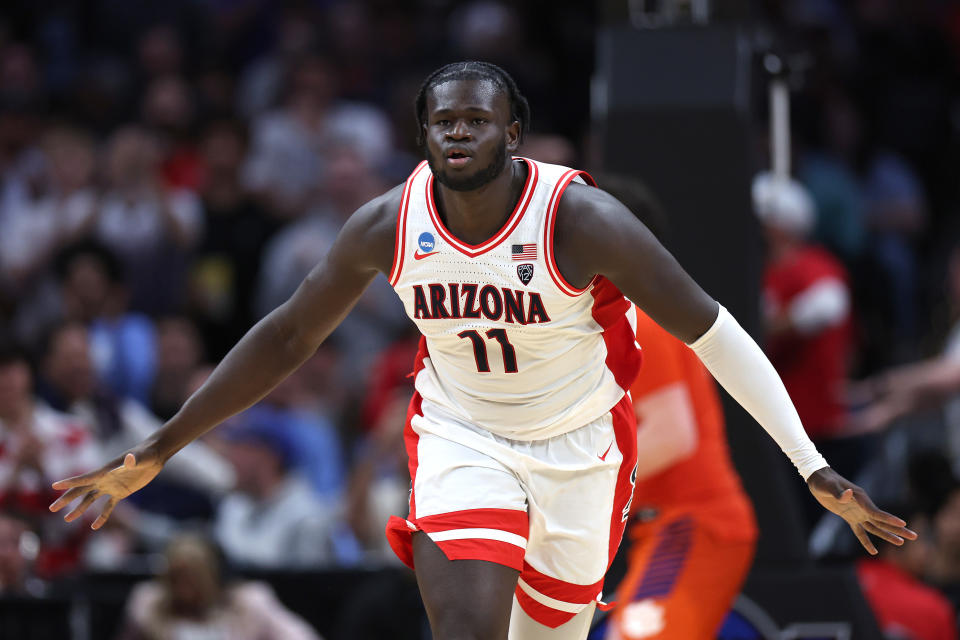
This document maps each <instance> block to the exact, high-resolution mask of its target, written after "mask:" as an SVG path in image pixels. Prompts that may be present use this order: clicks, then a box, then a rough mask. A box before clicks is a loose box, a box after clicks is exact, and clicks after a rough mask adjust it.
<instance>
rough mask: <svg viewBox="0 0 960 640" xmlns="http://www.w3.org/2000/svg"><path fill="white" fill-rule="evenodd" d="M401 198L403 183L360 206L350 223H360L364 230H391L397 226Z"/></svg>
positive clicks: (351, 217)
mask: <svg viewBox="0 0 960 640" xmlns="http://www.w3.org/2000/svg"><path fill="white" fill-rule="evenodd" d="M402 198H403V183H400V184H398V185H397V186H395V187H393V188H392V189H390V190H389V191H386V192H384V193H382V194H380V195H379V196H377V197H376V198H373V199H371V200H369V201H367V202H366V203H365V204H363V205H361V206H360V208H359V209H357V210H356V211H355V212H354V213H353V215H352V216H350V219H351V221H353V220H355V223H361V224H362V225H363V226H364V227H365V228H367V229H370V228H373V229H382V228H384V227H389V228H390V229H393V228H395V227H396V224H397V213H398V212H399V210H400V201H401V200H402Z"/></svg>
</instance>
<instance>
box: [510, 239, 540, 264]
mask: <svg viewBox="0 0 960 640" xmlns="http://www.w3.org/2000/svg"><path fill="white" fill-rule="evenodd" d="M510 258H511V259H512V260H536V259H537V243H536V242H531V243H530V244H515V245H513V248H512V249H511V250H510Z"/></svg>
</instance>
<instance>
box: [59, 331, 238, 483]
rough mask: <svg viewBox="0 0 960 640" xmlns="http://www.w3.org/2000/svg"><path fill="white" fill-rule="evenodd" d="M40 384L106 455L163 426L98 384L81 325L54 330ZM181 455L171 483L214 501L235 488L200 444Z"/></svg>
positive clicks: (172, 466) (228, 471)
mask: <svg viewBox="0 0 960 640" xmlns="http://www.w3.org/2000/svg"><path fill="white" fill-rule="evenodd" d="M40 378H41V385H40V387H41V395H42V396H43V397H44V399H45V400H46V401H47V402H48V403H49V404H50V405H51V406H52V407H55V408H56V409H57V410H60V411H63V412H65V413H67V414H69V415H71V416H74V417H75V418H77V419H80V420H83V421H84V422H85V423H86V424H88V425H91V426H92V428H93V431H94V433H95V434H96V438H97V440H98V441H99V445H100V449H101V450H102V451H104V452H105V453H106V454H107V455H113V454H114V453H119V452H121V451H124V450H125V449H128V448H130V447H131V446H132V445H133V444H134V443H136V442H139V441H140V440H143V439H144V438H146V437H147V436H149V435H150V434H151V433H153V432H154V431H156V430H157V429H158V428H160V426H162V424H163V423H162V422H161V421H160V419H159V418H157V417H156V416H155V415H153V414H152V413H150V411H149V409H147V407H145V406H144V405H143V404H142V403H140V402H138V401H137V400H135V399H133V398H123V397H120V396H117V395H116V394H114V393H113V392H111V391H110V389H108V388H106V387H104V386H103V385H102V384H98V382H97V379H96V374H95V373H94V371H93V362H92V357H91V354H90V338H89V332H88V330H87V328H86V327H84V326H83V325H82V324H80V323H77V322H67V323H64V324H62V325H60V326H58V327H56V328H54V329H53V331H52V332H51V334H50V336H49V338H48V340H47V346H46V349H45V351H44V353H43V354H42V359H41V376H40ZM182 453H183V458H182V459H181V460H179V461H174V460H172V459H171V460H170V462H168V463H167V465H166V466H165V469H166V470H167V472H168V473H167V474H166V479H167V481H174V482H179V483H181V484H183V485H187V486H188V487H190V488H191V489H193V490H198V491H201V492H203V493H205V494H208V495H210V496H219V495H220V494H223V493H225V492H226V491H228V490H229V489H230V488H231V487H232V486H233V483H234V477H233V468H232V467H231V466H230V464H229V463H228V462H227V461H226V460H224V459H222V458H221V457H220V456H219V455H217V454H215V453H214V452H213V451H211V450H210V449H209V448H207V447H206V446H205V445H204V444H203V443H202V442H194V443H191V444H190V445H189V446H187V447H185V448H184V449H183V451H182ZM173 491H176V490H175V489H171V492H173Z"/></svg>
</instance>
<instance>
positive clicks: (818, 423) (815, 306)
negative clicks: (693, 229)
mask: <svg viewBox="0 0 960 640" xmlns="http://www.w3.org/2000/svg"><path fill="white" fill-rule="evenodd" d="M753 203H754V209H755V211H756V214H757V216H758V217H759V218H760V222H761V224H762V225H763V231H764V235H765V237H766V241H767V266H766V270H765V273H764V287H763V298H764V316H765V318H764V319H765V329H766V333H767V340H766V352H767V355H768V356H769V357H770V362H771V363H772V364H773V366H774V367H775V368H776V369H777V372H778V373H779V374H780V377H781V378H782V380H783V384H784V386H785V387H786V388H787V392H788V393H789V394H790V398H791V399H792V400H793V404H794V406H795V407H796V408H797V413H798V414H799V415H800V420H801V422H802V423H803V426H804V428H805V429H806V431H807V434H808V435H809V436H810V438H811V439H812V440H813V441H814V443H815V444H816V445H817V448H818V449H819V450H820V451H821V452H823V455H824V456H825V457H826V458H828V459H829V460H830V463H831V465H832V466H833V467H834V468H836V469H838V470H839V471H840V472H842V473H844V474H847V475H849V476H851V477H856V474H857V473H858V472H859V471H860V469H861V467H862V466H863V464H864V463H865V462H866V457H867V455H868V453H869V450H868V448H867V447H866V446H865V444H866V443H865V442H864V440H863V439H861V438H845V437H843V436H844V435H846V434H845V433H844V430H845V429H846V427H847V419H846V405H845V399H844V396H843V393H844V389H845V387H846V383H847V377H848V368H849V366H850V358H851V354H852V351H853V342H852V335H851V332H852V320H851V309H850V304H851V302H850V289H849V284H848V280H847V272H846V270H845V269H844V267H843V265H842V264H841V263H840V262H839V261H838V260H837V259H836V258H834V257H833V256H832V255H831V254H830V253H829V252H828V251H826V250H825V249H822V248H820V247H817V246H815V245H813V244H811V243H809V242H808V241H807V239H806V238H807V235H808V234H809V232H810V231H811V229H812V227H813V223H814V219H815V215H816V214H815V211H814V205H813V201H812V200H811V198H810V196H809V194H808V192H807V190H806V189H805V188H804V187H803V186H802V185H801V184H800V183H798V182H796V181H795V180H792V179H790V178H780V177H777V176H774V175H772V174H766V173H765V174H760V175H758V176H757V177H756V178H755V180H754V183H753ZM801 500H802V502H803V504H804V505H805V507H806V513H807V516H808V517H809V518H810V519H811V520H813V519H815V518H818V517H819V508H818V505H817V503H816V502H815V501H814V500H812V499H810V498H809V496H806V495H804V496H802V497H801ZM811 523H812V522H811Z"/></svg>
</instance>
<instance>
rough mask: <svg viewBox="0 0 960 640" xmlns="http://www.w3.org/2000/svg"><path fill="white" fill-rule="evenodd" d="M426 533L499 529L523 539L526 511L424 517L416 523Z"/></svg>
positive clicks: (471, 511) (476, 511)
mask: <svg viewBox="0 0 960 640" xmlns="http://www.w3.org/2000/svg"><path fill="white" fill-rule="evenodd" d="M416 524H417V526H418V527H419V528H420V529H421V530H423V531H426V532H427V533H434V532H437V531H450V530H451V529H499V530H500V531H507V532H509V533H515V534H517V535H518V536H522V537H523V538H526V537H527V533H528V532H529V530H530V528H529V524H528V517H527V512H526V511H520V510H519V509H464V510H462V511H450V512H447V513H438V514H436V515H432V516H425V517H423V518H419V519H418V520H417V521H416Z"/></svg>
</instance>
